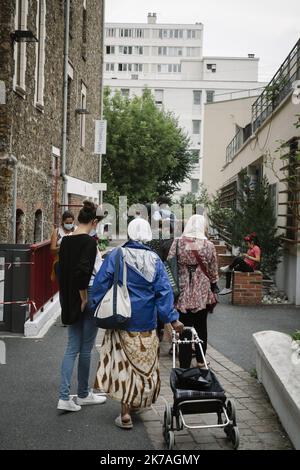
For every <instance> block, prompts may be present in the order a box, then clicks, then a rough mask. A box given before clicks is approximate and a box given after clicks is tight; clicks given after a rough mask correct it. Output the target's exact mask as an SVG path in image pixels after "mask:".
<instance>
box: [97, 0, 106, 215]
mask: <svg viewBox="0 0 300 470" xmlns="http://www.w3.org/2000/svg"><path fill="white" fill-rule="evenodd" d="M104 38H105V0H102V57H101V84H100V85H101V96H100V119H101V120H102V119H103V92H104V90H103V88H104V51H105V49H104V47H105V46H104ZM98 182H99V183H102V155H99V169H98ZM99 204H100V206H101V207H102V204H103V191H99Z"/></svg>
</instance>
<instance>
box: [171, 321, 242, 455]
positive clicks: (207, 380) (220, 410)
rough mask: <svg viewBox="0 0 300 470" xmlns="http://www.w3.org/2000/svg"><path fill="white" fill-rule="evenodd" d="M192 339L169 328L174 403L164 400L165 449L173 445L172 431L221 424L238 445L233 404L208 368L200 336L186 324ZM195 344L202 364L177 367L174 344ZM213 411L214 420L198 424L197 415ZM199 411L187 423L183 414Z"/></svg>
mask: <svg viewBox="0 0 300 470" xmlns="http://www.w3.org/2000/svg"><path fill="white" fill-rule="evenodd" d="M184 331H187V332H189V335H190V337H191V339H182V340H181V339H178V338H177V333H176V332H175V330H173V332H172V350H173V351H172V352H173V354H172V355H173V368H172V371H171V374H170V386H171V389H172V392H173V398H174V400H173V405H170V404H168V403H166V408H165V412H164V422H163V436H164V439H165V442H166V444H167V447H168V449H170V450H171V449H174V446H175V434H174V431H182V430H183V429H184V428H187V429H208V428H222V429H224V432H225V434H226V436H227V438H228V439H229V440H230V441H231V442H232V445H233V448H234V449H237V448H238V446H239V431H238V427H237V423H236V410H235V405H234V403H233V402H232V401H231V400H227V397H226V395H225V391H224V389H223V388H222V386H221V384H220V383H219V381H218V379H217V377H216V375H215V374H214V373H213V372H212V370H211V369H209V368H208V365H207V362H206V359H205V356H204V354H203V349H202V344H201V343H202V342H203V341H202V340H201V339H200V338H199V336H198V334H197V332H196V330H195V328H192V327H185V328H184ZM188 343H190V344H195V347H198V348H199V349H200V351H201V354H202V357H203V359H204V365H205V367H204V368H198V367H194V368H189V369H180V368H176V346H177V345H180V344H188ZM208 413H216V415H217V424H209V425H203V424H200V415H201V414H208ZM195 414H197V415H199V424H197V425H195V424H188V423H187V421H186V416H188V415H195Z"/></svg>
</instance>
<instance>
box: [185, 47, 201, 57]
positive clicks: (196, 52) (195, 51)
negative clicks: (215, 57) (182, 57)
mask: <svg viewBox="0 0 300 470" xmlns="http://www.w3.org/2000/svg"><path fill="white" fill-rule="evenodd" d="M186 55H187V56H188V57H199V56H200V55H201V49H200V47H187V48H186Z"/></svg>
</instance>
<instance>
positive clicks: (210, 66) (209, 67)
mask: <svg viewBox="0 0 300 470" xmlns="http://www.w3.org/2000/svg"><path fill="white" fill-rule="evenodd" d="M206 68H207V70H210V71H211V72H212V73H215V72H216V71H217V64H206Z"/></svg>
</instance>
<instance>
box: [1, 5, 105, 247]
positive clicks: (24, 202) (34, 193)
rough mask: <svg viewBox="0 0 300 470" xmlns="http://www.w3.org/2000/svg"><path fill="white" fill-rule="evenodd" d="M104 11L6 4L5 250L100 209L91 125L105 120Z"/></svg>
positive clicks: (3, 55) (101, 7) (95, 7)
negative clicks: (71, 216) (69, 212)
mask: <svg viewBox="0 0 300 470" xmlns="http://www.w3.org/2000/svg"><path fill="white" fill-rule="evenodd" d="M103 3H104V0H65V1H63V0H51V1H50V0H2V1H1V14H0V200H1V211H0V242H2V243H14V242H18V243H32V242H39V241H42V240H45V239H49V237H50V235H51V231H52V228H53V225H55V224H57V222H58V220H59V216H60V214H61V212H62V211H63V210H65V209H66V208H67V206H66V204H67V203H68V204H79V203H80V202H81V201H82V200H84V199H86V198H90V199H93V200H95V201H97V198H98V192H97V191H96V190H95V189H94V187H93V186H92V183H95V182H98V174H99V169H98V166H99V165H98V158H99V157H97V156H95V155H94V154H93V150H94V120H95V119H99V118H100V115H101V113H100V111H101V85H102V61H103V54H102V53H103V21H104V20H103V11H104V5H103ZM68 6H69V8H70V13H69V15H68ZM68 17H69V22H68V21H67V18H68ZM68 23H69V33H66V31H67V30H68ZM35 38H37V39H38V41H36V40H35ZM67 46H68V47H67ZM64 78H65V80H64ZM64 83H65V84H66V86H65V87H64ZM64 98H65V99H64ZM64 103H65V107H64ZM64 109H65V122H66V138H65V139H64V133H63V129H64V127H63V123H64ZM64 142H65V145H64ZM64 156H65V163H64ZM62 204H65V205H62Z"/></svg>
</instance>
